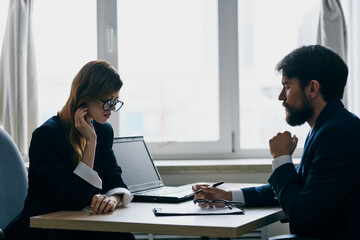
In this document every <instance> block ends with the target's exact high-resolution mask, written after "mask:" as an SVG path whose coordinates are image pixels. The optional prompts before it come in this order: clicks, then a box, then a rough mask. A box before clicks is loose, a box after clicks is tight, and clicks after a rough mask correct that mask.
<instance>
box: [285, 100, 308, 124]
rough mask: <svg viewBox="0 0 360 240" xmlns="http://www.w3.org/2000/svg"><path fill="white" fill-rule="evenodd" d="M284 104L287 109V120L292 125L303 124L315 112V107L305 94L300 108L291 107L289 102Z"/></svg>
mask: <svg viewBox="0 0 360 240" xmlns="http://www.w3.org/2000/svg"><path fill="white" fill-rule="evenodd" d="M283 105H284V107H286V109H287V112H288V113H287V115H286V122H287V123H288V124H289V125H290V126H299V125H302V124H303V123H305V122H306V121H307V120H309V119H310V118H311V117H312V116H313V114H314V109H313V108H312V107H311V106H310V104H309V101H308V100H307V99H306V98H305V96H304V98H303V102H302V104H301V106H300V107H299V108H294V107H290V106H289V105H288V104H287V103H284V104H283Z"/></svg>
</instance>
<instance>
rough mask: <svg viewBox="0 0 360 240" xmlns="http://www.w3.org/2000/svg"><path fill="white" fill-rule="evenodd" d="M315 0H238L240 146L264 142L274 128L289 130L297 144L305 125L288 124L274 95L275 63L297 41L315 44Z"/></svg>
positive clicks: (277, 78)
mask: <svg viewBox="0 0 360 240" xmlns="http://www.w3.org/2000/svg"><path fill="white" fill-rule="evenodd" d="M319 6H320V1H319V0H317V1H314V0H298V1H295V0H294V1H289V0H272V1H262V0H251V1H247V0H240V1H239V2H238V10H239V13H238V19H239V24H238V27H239V78H240V84H239V85H240V147H241V148H243V149H249V148H268V140H269V139H270V138H272V137H273V136H274V135H275V134H276V133H277V132H279V131H285V130H290V131H291V132H292V133H295V134H296V135H297V137H298V138H299V144H298V145H299V146H302V144H303V142H304V141H305V138H306V135H307V133H308V131H309V126H308V125H307V124H304V125H303V126H301V127H289V126H288V125H287V123H286V121H285V110H284V108H283V107H282V105H281V102H280V101H279V100H278V96H279V94H280V90H281V76H280V75H279V74H276V73H275V66H276V64H277V63H278V62H279V61H280V60H281V59H282V58H283V57H284V56H285V55H286V54H288V53H289V52H290V51H292V50H293V49H295V48H297V47H298V46H301V45H307V44H316V34H317V31H316V30H317V25H318V17H319Z"/></svg>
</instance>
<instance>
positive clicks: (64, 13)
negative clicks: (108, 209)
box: [33, 0, 97, 124]
mask: <svg viewBox="0 0 360 240" xmlns="http://www.w3.org/2000/svg"><path fill="white" fill-rule="evenodd" d="M33 16H34V30H35V47H36V58H37V59H36V60H37V72H38V86H39V108H40V123H39V124H42V123H43V122H44V121H45V120H47V119H48V118H49V117H51V116H53V115H56V113H57V112H58V111H60V110H61V108H62V107H63V106H64V104H65V102H66V100H67V98H68V97H69V94H70V85H71V82H72V80H73V78H74V77H75V75H76V73H77V72H78V71H79V70H80V68H81V67H82V66H83V65H84V64H86V63H87V62H89V61H92V60H95V59H96V56H97V51H96V49H97V48H96V39H97V38H96V1H95V0H91V1H89V0H76V1H72V0H62V1H54V0H50V1H49V0H36V4H35V5H34V15H33Z"/></svg>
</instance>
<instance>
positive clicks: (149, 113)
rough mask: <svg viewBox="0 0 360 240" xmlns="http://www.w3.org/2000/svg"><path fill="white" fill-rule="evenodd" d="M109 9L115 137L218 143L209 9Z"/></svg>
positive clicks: (149, 5) (213, 24)
mask: <svg viewBox="0 0 360 240" xmlns="http://www.w3.org/2000/svg"><path fill="white" fill-rule="evenodd" d="M139 6H141V8H140V7H139ZM189 6H191V7H189ZM117 9H118V11H117V16H118V21H117V27H118V59H119V72H120V74H121V76H122V78H123V79H124V82H125V85H124V89H123V91H122V98H123V99H124V101H125V102H126V107H124V109H123V110H122V112H121V115H120V116H121V118H120V123H121V128H120V129H121V134H122V135H144V136H146V140H147V141H150V142H174V141H177V142H200V141H203V142H206V141H218V140H219V131H220V129H219V87H218V86H219V77H218V75H219V73H218V65H219V64H218V31H217V26H218V20H217V1H215V0H212V1H209V0H203V1H192V0H186V1H184V0H178V1H174V0H172V1H168V0H152V1H148V0H134V1H127V0H122V1H118V2H117ZM185 15H186V17H184V16H185ZM129 23H131V24H129Z"/></svg>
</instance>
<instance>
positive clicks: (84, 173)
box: [74, 162, 133, 206]
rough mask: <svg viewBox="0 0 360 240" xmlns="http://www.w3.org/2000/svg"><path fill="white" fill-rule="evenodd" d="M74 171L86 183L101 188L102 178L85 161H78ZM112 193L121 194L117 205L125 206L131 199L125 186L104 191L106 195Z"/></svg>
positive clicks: (130, 194)
mask: <svg viewBox="0 0 360 240" xmlns="http://www.w3.org/2000/svg"><path fill="white" fill-rule="evenodd" d="M74 173H75V174H76V175H78V176H79V177H81V178H82V179H84V180H85V181H87V182H88V183H90V184H91V185H93V186H94V187H96V188H99V189H102V180H101V178H100V177H99V175H98V173H97V172H96V171H94V170H93V169H91V168H89V166H88V165H86V164H85V163H83V162H80V163H79V164H78V165H77V167H76V168H75V170H74ZM114 194H120V195H122V198H121V202H120V203H119V204H118V206H126V205H128V204H129V203H130V202H131V200H132V199H133V195H132V193H131V192H130V191H129V190H127V189H126V188H114V189H111V190H109V191H107V192H106V193H105V195H106V196H111V195H114Z"/></svg>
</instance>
